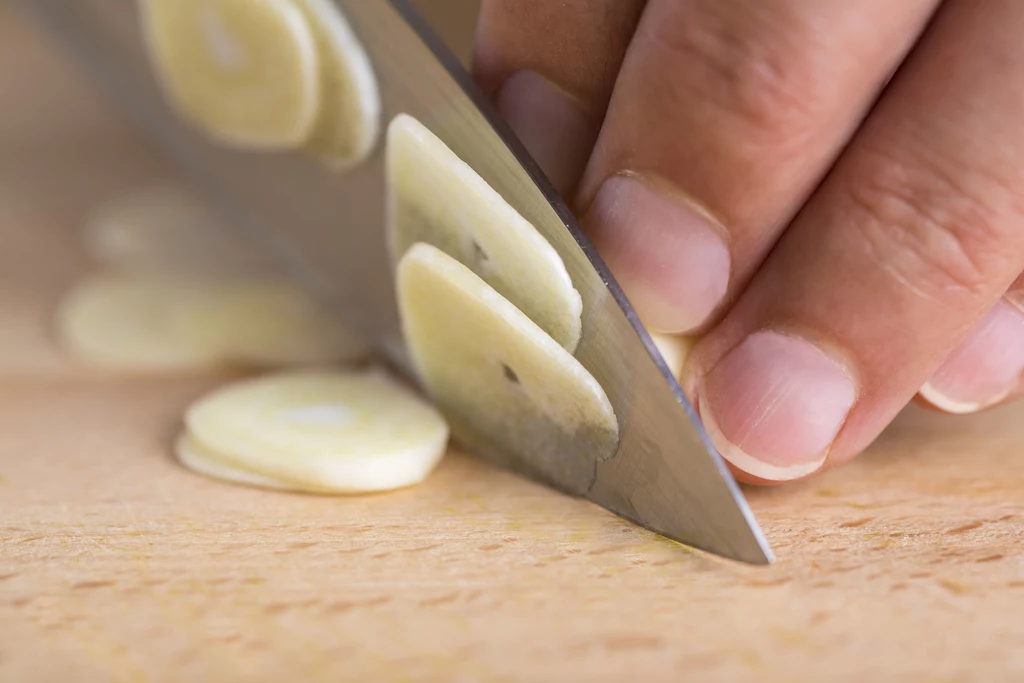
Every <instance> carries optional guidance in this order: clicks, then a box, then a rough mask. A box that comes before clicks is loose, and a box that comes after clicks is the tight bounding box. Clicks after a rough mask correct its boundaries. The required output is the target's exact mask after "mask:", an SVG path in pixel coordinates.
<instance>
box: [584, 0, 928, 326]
mask: <svg viewBox="0 0 1024 683" xmlns="http://www.w3.org/2000/svg"><path fill="white" fill-rule="evenodd" d="M934 4H935V0H908V1H906V2H891V1H890V0H862V1H861V2H820V1H819V0H770V1H767V2H753V1H751V0H686V1H680V0H650V2H648V4H647V7H646V9H645V10H644V13H643V16H642V18H641V20H640V25H639V26H638V28H637V33H636V36H635V37H634V39H633V42H632V43H631V44H630V47H629V50H628V53H627V55H626V59H625V61H624V62H623V66H622V72H621V74H620V76H619V79H618V82H617V83H616V86H615V91H614V94H613V96H612V100H611V103H610V104H609V108H608V114H607V117H606V119H605V123H604V126H603V128H602V131H601V135H600V138H599V140H598V143H597V147H596V149H595V151H594V155H593V157H592V158H591V161H590V164H589V166H588V168H587V171H586V173H585V174H584V179H583V182H582V184H581V189H580V196H579V200H578V204H579V205H580V206H583V207H589V208H588V209H587V211H586V214H585V216H584V227H585V228H586V229H587V230H588V231H589V232H590V235H591V237H592V239H593V240H594V242H595V243H596V245H597V247H598V249H599V251H601V254H602V256H603V257H604V258H605V260H606V261H607V262H608V264H609V266H610V267H611V269H612V271H613V272H614V273H615V276H616V279H617V280H618V281H619V282H620V284H621V285H622V286H623V288H624V289H625V291H626V294H627V295H628V296H629V298H630V301H631V302H632V303H633V305H634V306H635V307H636V308H637V311H638V313H639V314H640V317H641V318H643V319H644V320H645V321H646V322H647V323H648V324H649V325H650V326H652V327H654V328H655V329H657V330H659V331H663V332H682V331H689V330H694V329H696V328H699V327H700V326H702V325H704V324H705V323H706V321H708V319H709V317H710V316H712V315H713V314H714V313H715V312H720V311H722V310H723V309H724V304H725V303H726V302H727V301H728V300H729V299H730V298H731V297H732V296H733V295H734V294H735V293H736V292H738V291H739V290H740V289H741V288H742V287H743V286H744V284H745V282H746V281H747V280H748V279H749V277H750V275H751V274H752V273H753V271H754V270H755V269H756V267H757V266H758V264H759V263H760V262H761V261H762V260H763V258H764V256H765V254H766V253H767V251H768V249H769V248H770V247H771V245H772V244H773V243H774V241H775V240H776V238H777V236H778V233H779V232H780V230H781V228H782V227H783V226H784V225H785V224H786V223H788V221H789V220H790V219H791V218H792V217H793V215H794V214H795V213H796V211H797V209H798V208H799V207H800V205H801V204H802V203H803V201H804V200H805V199H806V197H807V196H808V194H809V193H810V192H811V191H812V189H813V188H814V187H815V186H816V185H817V183H818V182H819V181H820V178H821V176H822V174H823V173H824V172H825V171H826V169H827V168H828V167H829V166H830V165H831V163H832V161H833V160H834V158H835V156H836V155H837V154H838V152H839V150H840V149H841V148H842V147H843V145H844V144H845V143H846V141H847V140H848V138H849V136H850V135H851V133H852V131H853V130H854V129H855V128H856V126H857V125H858V123H859V122H860V120H861V119H862V117H863V114H864V112H865V111H866V110H867V108H868V107H869V106H870V104H871V103H872V101H873V100H874V99H875V98H876V97H877V93H878V91H879V89H880V88H881V87H882V86H883V84H884V83H885V81H886V79H887V78H888V75H889V74H890V73H891V72H892V70H893V69H894V68H895V66H896V65H897V64H898V63H899V61H900V59H901V58H902V57H903V55H904V54H905V52H906V50H907V49H908V46H909V45H910V44H911V43H912V42H913V40H914V39H915V37H916V36H917V34H918V33H919V31H920V28H921V26H922V25H923V24H924V22H925V21H926V20H927V17H928V15H929V13H930V11H931V9H932V7H933V6H934Z"/></svg>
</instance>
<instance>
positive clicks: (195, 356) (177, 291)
mask: <svg viewBox="0 0 1024 683" xmlns="http://www.w3.org/2000/svg"><path fill="white" fill-rule="evenodd" d="M199 296H201V293H200V292H199V291H198V290H197V289H196V288H195V287H194V286H193V285H191V284H189V283H186V282H184V281H181V280H173V279H166V278H141V277H125V276H113V275H100V276H94V277H91V278H88V279H86V280H83V281H82V282H80V283H79V284H78V285H77V286H75V287H74V288H73V289H72V290H71V291H70V292H69V293H68V294H67V296H66V297H65V298H64V300H63V301H62V302H61V304H60V306H59V308H58V310H57V320H56V327H57V334H58V336H59V337H60V338H61V340H62V342H63V343H64V345H66V346H67V347H68V348H70V349H71V350H72V351H74V352H76V353H77V354H78V355H80V356H82V357H83V358H85V359H87V360H89V361H91V362H93V363H97V364H100V365H106V366H110V367H118V368H125V369H134V370H153V371H170V370H185V369H191V368H202V367H208V366H210V365H212V364H213V363H214V362H215V361H216V360H217V350H216V349H213V348H211V347H210V346H209V345H207V344H205V343H204V342H203V341H202V339H201V338H199V337H197V336H196V334H195V327H194V325H193V324H192V323H191V320H190V319H189V309H190V306H192V305H193V304H194V303H195V302H196V301H197V300H198V297H199Z"/></svg>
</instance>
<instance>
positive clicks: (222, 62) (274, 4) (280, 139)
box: [139, 0, 321, 150]
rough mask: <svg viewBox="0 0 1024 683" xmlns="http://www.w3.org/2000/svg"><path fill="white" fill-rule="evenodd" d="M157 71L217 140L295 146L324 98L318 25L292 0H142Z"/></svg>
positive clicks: (173, 97)
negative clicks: (313, 25)
mask: <svg viewBox="0 0 1024 683" xmlns="http://www.w3.org/2000/svg"><path fill="white" fill-rule="evenodd" d="M139 9H140V17H141V21H142V33H143V37H144V40H145V42H146V46H147V48H148V51H149V55H150V62H151V64H152V65H153V67H154V70H155V75H156V78H157V80H158V81H159V83H160V85H161V86H162V88H163V90H164V92H165V94H166V95H167V97H168V99H169V100H170V102H171V103H172V104H173V105H174V106H175V107H176V108H177V110H178V111H179V113H180V114H181V115H183V116H184V117H185V118H186V119H188V120H189V121H191V122H192V123H193V124H195V125H196V126H197V127H198V128H200V129H201V130H203V131H205V132H206V133H207V134H208V135H209V136H211V137H212V138H213V139H215V140H218V141H220V142H222V143H225V144H228V145H233V146H237V147H242V148H254V149H268V150H269V149H289V148H295V147H298V146H300V145H301V144H302V143H304V142H305V141H306V140H307V139H308V138H309V136H310V135H311V133H312V130H313V126H314V123H315V120H316V115H317V112H318V111H319V108H320V103H321V92H320V90H321V86H320V74H319V67H320V63H319V58H318V56H317V50H316V42H315V40H314V38H313V31H312V29H311V28H310V26H309V24H308V22H307V21H306V19H305V17H304V16H303V14H302V11H301V10H300V9H299V8H298V7H297V6H296V5H295V3H294V2H292V1H291V0H140V8H139Z"/></svg>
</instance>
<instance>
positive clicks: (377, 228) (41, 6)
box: [23, 0, 772, 564]
mask: <svg viewBox="0 0 1024 683" xmlns="http://www.w3.org/2000/svg"><path fill="white" fill-rule="evenodd" d="M333 1H334V2H335V3H336V4H337V5H338V7H339V9H340V10H341V11H342V12H343V13H344V15H345V17H346V18H347V19H348V21H349V23H350V24H351V25H352V28H353V29H354V30H355V32H356V34H357V35H358V36H359V38H360V40H361V41H362V43H363V46H364V48H365V49H366V51H367V54H368V55H369V57H370V60H371V62H372V65H373V69H374V72H375V75H376V78H377V81H378V85H379V88H380V94H381V99H382V110H383V116H384V120H385V122H386V121H387V120H390V118H391V117H393V116H394V115H396V114H398V113H407V114H410V115H412V116H414V117H415V118H417V119H418V120H419V121H420V122H422V123H423V124H424V125H426V126H427V127H428V128H429V129H430V130H432V131H433V132H434V133H435V134H436V135H438V136H439V137H440V138H441V139H442V140H443V141H444V142H445V143H446V144H447V145H448V146H449V147H450V148H451V149H452V150H453V151H454V152H455V153H456V154H457V155H458V156H459V157H461V158H462V159H463V160H464V161H465V162H466V163H468V164H469V165H470V166H471V167H472V168H473V169H474V170H475V171H476V172H477V173H478V174H480V175H481V176H482V177H483V178H484V179H485V180H486V181H487V182H488V183H489V184H490V185H491V186H492V187H493V188H494V189H495V190H497V191H498V192H499V193H500V194H501V195H502V197H504V198H505V200H506V201H508V202H509V203H510V204H511V205H512V206H513V207H514V208H515V209H517V210H518V211H519V213H520V214H522V215H523V216H524V217H525V218H526V219H527V220H529V221H530V222H531V223H532V224H533V225H534V226H535V227H536V228H537V229H538V230H539V231H540V232H541V234H543V235H544V236H545V237H546V238H547V239H548V240H549V241H550V242H551V244H552V245H553V246H554V248H555V249H556V250H557V251H558V253H559V254H560V255H561V257H562V259H563V260H564V262H565V265H566V268H567V270H568V272H569V274H570V276H571V278H572V281H573V283H574V285H575V286H576V289H577V290H578V291H579V292H580V295H581V296H582V299H583V335H582V340H581V343H580V345H579V347H578V349H577V350H576V353H575V355H576V357H577V359H578V360H579V361H580V362H581V363H582V364H583V366H584V367H585V368H586V369H587V370H588V371H589V372H590V373H591V374H593V376H594V377H595V378H596V379H597V381H598V382H599V383H600V384H601V386H602V387H603V388H604V389H605V391H606V393H607V395H608V398H609V400H610V401H611V404H612V406H613V408H614V409H615V413H616V416H617V418H618V420H619V425H620V432H621V434H620V442H619V447H618V450H617V452H616V454H615V455H614V457H612V458H611V459H609V460H607V461H604V462H602V463H600V464H598V465H597V471H596V475H595V477H594V478H593V481H592V483H591V484H590V485H589V488H588V490H587V492H586V494H585V496H586V498H588V499H590V500H591V501H593V502H595V503H597V504H599V505H601V506H603V507H605V508H607V509H609V510H611V511H612V512H614V513H616V514H617V515H619V516H621V517H623V518H625V519H627V520H630V521H632V522H634V523H636V524H639V525H641V526H643V527H645V528H648V529H650V530H652V531H655V532H657V533H659V534H662V535H664V536H667V537H669V538H671V539H673V540H676V541H679V542H681V543H684V544H686V545H690V546H693V547H696V548H700V549H703V550H707V551H710V552H712V553H715V554H718V555H721V556H724V557H729V558H733V559H737V560H741V561H744V562H748V563H754V564H766V563H769V562H771V561H772V554H771V550H770V549H769V547H768V544H767V541H766V540H765V538H764V536H763V535H762V533H761V531H760V529H759V527H758V525H757V522H756V521H755V520H754V518H753V515H752V514H751V512H750V510H749V508H748V506H747V504H746V501H745V499H744V498H743V495H742V493H741V492H740V490H739V488H738V487H737V485H736V483H735V481H734V480H733V478H732V476H731V474H730V473H729V471H728V469H727V467H726V466H725V464H724V462H723V461H722V458H721V457H720V456H719V454H718V453H717V452H716V451H715V449H714V447H713V446H712V445H711V443H710V442H709V440H708V438H707V435H706V433H705V431H704V429H703V427H702V426H701V423H700V421H699V419H698V417H697V415H696V413H695V411H694V409H693V407H692V405H691V404H690V402H689V401H688V400H687V398H686V397H685V395H684V394H683V393H682V391H681V390H680V388H679V385H678V383H677V382H676V380H675V378H674V377H673V376H672V374H671V372H670V371H669V370H668V368H667V367H666V365H665V363H664V361H663V360H662V359H661V356H660V354H659V353H658V352H657V350H656V348H655V346H654V344H653V342H652V341H651V338H650V336H649V335H648V334H647V332H646V330H645V329H644V327H643V325H642V324H641V323H640V321H639V319H638V318H637V316H636V314H635V312H634V311H633V309H632V307H631V305H630V304H629V302H628V300H627V299H626V297H625V295H624V294H623V292H622V290H621V289H620V288H619V286H618V285H617V284H616V282H615V280H614V278H613V277H612V275H611V273H610V272H609V271H608V269H607V267H606V266H605V264H604V262H603V261H602V260H601V258H600V256H599V255H598V254H597V252H596V251H595V249H594V248H593V246H592V245H591V244H590V242H589V241H588V240H587V238H586V237H585V235H584V234H583V233H582V231H581V230H580V229H579V226H578V224H577V221H576V219H575V217H574V216H573V215H572V213H571V211H570V210H569V209H568V207H567V206H566V205H565V204H564V202H563V201H562V200H561V199H560V198H559V196H558V194H557V193H556V192H555V191H554V189H553V188H552V186H551V185H550V183H549V182H548V181H547V179H546V178H545V177H544V175H543V173H542V172H541V171H540V169H539V168H538V167H537V165H536V164H535V163H534V162H533V161H532V159H531V158H530V157H529V154H528V153H527V152H526V150H525V149H524V148H523V146H522V145H521V143H520V142H519V141H518V140H517V139H516V137H515V135H514V134H513V133H512V132H511V131H510V130H509V129H508V128H507V127H506V126H505V125H504V124H503V122H502V121H501V120H500V117H498V116H497V115H496V113H495V112H494V110H493V109H492V107H491V105H490V104H489V103H488V102H487V100H486V98H485V97H484V96H483V95H482V94H481V93H480V92H479V91H478V90H477V89H476V87H475V86H474V84H473V82H472V80H471V78H470V77H469V75H468V74H467V73H466V72H465V70H464V69H463V67H462V66H461V65H460V64H459V63H458V61H457V60H456V59H455V58H454V56H452V55H451V54H450V53H449V52H448V50H447V49H446V47H445V46H444V45H443V44H442V43H441V41H440V40H439V39H438V38H437V37H436V35H434V34H433V32H432V30H431V29H430V27H429V26H428V25H427V23H426V22H425V21H424V20H423V19H422V17H420V16H419V15H418V14H417V12H416V11H415V9H414V8H413V7H412V6H411V5H410V4H409V3H408V2H406V1H405V0H333ZM23 4H25V5H27V6H28V7H29V9H31V10H33V11H34V12H35V13H36V15H37V16H39V17H40V18H42V19H43V21H44V24H45V25H46V26H47V27H49V29H51V30H52V32H53V33H54V34H55V35H56V37H57V39H58V42H59V43H60V44H62V45H63V46H64V47H66V48H69V49H70V50H71V51H72V53H73V54H74V55H75V56H76V57H77V58H78V61H79V62H80V63H81V64H83V65H84V66H85V67H86V70H87V71H88V72H89V73H90V74H91V75H92V76H93V77H94V78H95V80H96V81H97V82H98V83H99V84H100V85H101V86H103V87H104V88H105V89H106V90H107V91H108V92H109V94H111V95H112V96H113V98H114V100H115V101H116V102H117V103H118V104H119V105H120V106H121V107H122V108H123V109H124V110H125V112H126V113H127V114H128V115H129V116H131V117H132V118H134V120H135V121H136V123H138V124H139V125H140V126H141V128H142V129H143V131H144V132H146V133H147V134H148V136H149V138H150V139H151V140H152V142H153V143H155V144H156V145H157V147H158V148H159V149H160V150H161V151H162V152H163V153H164V154H165V155H166V156H167V157H168V158H169V159H170V160H171V161H172V162H174V163H175V164H176V165H177V166H179V167H180V169H181V170H182V171H183V172H184V174H185V175H186V176H187V177H188V178H190V180H191V181H192V182H193V183H194V184H195V185H196V187H197V188H198V189H200V190H201V191H203V192H204V194H206V195H207V196H208V197H209V198H210V199H211V201H212V202H213V203H214V205H215V206H216V207H217V208H219V209H220V210H221V211H222V212H223V213H224V214H225V216H226V217H228V218H229V219H230V220H229V222H230V225H231V226H232V227H233V228H234V229H236V230H239V231H242V232H243V234H244V235H245V236H246V237H247V238H248V239H251V240H253V241H255V242H257V243H258V244H260V245H262V247H263V248H264V249H265V250H267V251H268V252H269V253H271V254H273V255H274V256H275V257H276V258H277V259H278V261H279V262H280V263H281V264H282V266H283V267H285V268H286V269H287V270H288V272H289V273H291V274H292V275H293V276H295V277H296V278H297V279H298V280H299V281H300V282H301V283H302V284H304V285H305V286H307V287H308V288H309V289H310V290H311V291H312V292H313V293H314V294H315V295H317V296H318V297H320V298H321V299H323V300H324V301H325V302H327V303H328V305H330V306H331V307H332V308H333V309H335V310H337V311H338V313H339V315H341V316H342V317H343V319H344V320H345V322H346V323H347V324H349V325H351V326H352V327H354V328H355V329H356V330H358V331H359V332H361V333H362V334H364V335H365V336H366V338H367V339H370V340H372V341H373V342H374V344H375V345H376V346H377V348H378V349H379V350H380V351H382V352H383V353H384V354H385V355H386V356H387V357H388V358H389V359H390V360H391V361H392V362H393V363H394V364H395V365H396V366H397V367H398V368H399V369H400V370H402V371H404V372H406V373H407V374H408V375H409V376H410V378H414V376H415V375H414V372H413V370H412V368H411V367H410V365H409V361H408V358H407V356H406V354H405V350H404V346H403V344H402V340H401V331H400V325H399V320H398V314H397V306H396V302H395V293H394V283H393V281H392V270H391V265H390V262H389V259H388V255H387V251H386V247H385V239H384V205H385V202H384V195H385V185H384V169H383V154H382V150H381V148H380V144H378V147H377V149H376V150H375V152H374V154H373V155H372V156H371V158H370V159H369V160H368V161H367V162H365V163H363V164H362V165H360V166H359V167H357V168H355V169H351V170H348V171H345V172H338V171H336V170H331V169H329V168H326V167H325V166H323V165H322V164H318V163H316V162H315V161H311V160H309V159H307V158H305V157H302V156H299V155H294V154H287V153H260V154H255V153H251V152H245V151H238V150H232V149H226V148H224V147H221V146H217V145H215V144H212V143H211V142H209V141H208V140H207V139H205V138H204V137H203V136H202V135H200V134H199V133H197V132H196V131H195V129H193V128H192V127H190V126H189V125H188V124H187V123H185V122H183V121H181V120H180V119H179V117H178V116H177V115H176V114H175V112H174V111H173V110H172V109H171V108H170V107H169V106H168V104H167V103H166V101H165V99H164V97H163V95H162V92H161V90H160V87H159V85H158V84H157V82H156V81H155V80H154V77H153V75H152V73H151V72H150V68H149V62H148V61H147V56H146V51H145V46H144V45H143V43H142V39H141V36H140V34H139V31H138V22H137V16H136V8H135V4H134V3H133V2H131V1H130V0H76V1H75V2H68V1H67V0H25V1H24V3H23ZM483 450H484V451H485V452H481V453H478V455H481V456H483V457H485V458H486V457H488V453H487V452H486V451H487V450H488V449H487V448H484V449H483ZM496 452H497V451H496ZM565 488H568V489H570V490H571V489H573V488H576V487H574V486H573V485H572V483H571V482H567V485H566V486H565Z"/></svg>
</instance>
